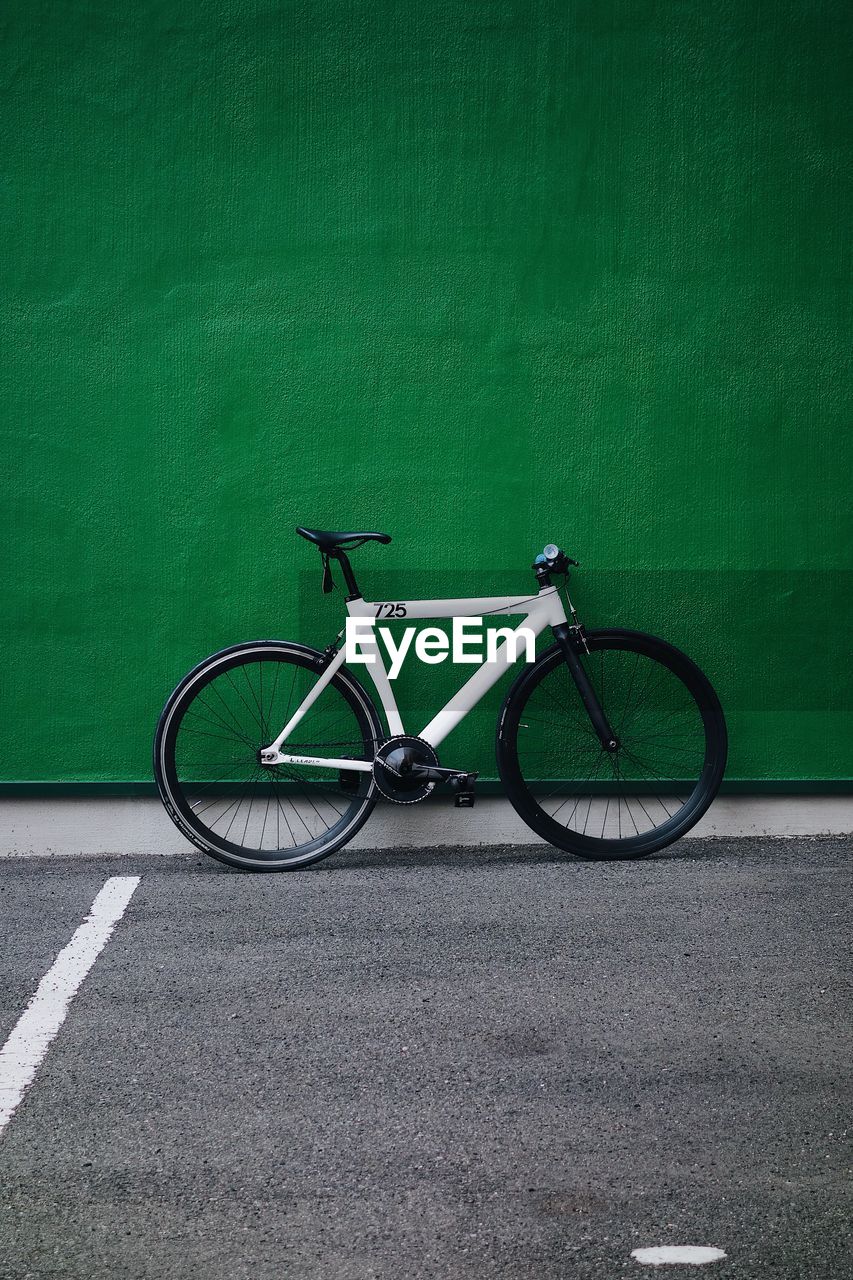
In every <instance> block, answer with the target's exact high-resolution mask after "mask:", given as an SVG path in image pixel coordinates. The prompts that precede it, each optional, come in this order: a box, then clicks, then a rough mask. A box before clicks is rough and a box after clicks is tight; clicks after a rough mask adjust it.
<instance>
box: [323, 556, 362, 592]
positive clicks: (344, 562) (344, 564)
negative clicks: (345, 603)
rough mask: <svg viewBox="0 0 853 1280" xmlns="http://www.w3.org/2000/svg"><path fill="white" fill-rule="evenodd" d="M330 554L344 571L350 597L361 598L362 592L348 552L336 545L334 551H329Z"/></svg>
mask: <svg viewBox="0 0 853 1280" xmlns="http://www.w3.org/2000/svg"><path fill="white" fill-rule="evenodd" d="M329 555H331V556H334V557H335V559H336V560H337V561H338V563H339V564H340V566H341V568H342V569H343V571H344V582H346V584H347V591H348V592H349V594H350V598H352V597H356V598H357V599H360V598H361V592H360V591H359V589H358V583H357V582H356V580H355V574H354V573H353V571H352V565H351V564H350V562H349V557H348V556H347V554H346V552H345V551H342V550H341V548H340V547H335V549H334V550H333V551H330V552H329Z"/></svg>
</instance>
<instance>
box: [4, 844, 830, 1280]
mask: <svg viewBox="0 0 853 1280" xmlns="http://www.w3.org/2000/svg"><path fill="white" fill-rule="evenodd" d="M851 847H853V846H851V842H850V841H849V840H845V839H841V838H826V839H803V840H801V839H789V840H780V841H771V840H746V839H741V840H725V841H724V840H718V841H704V840H699V841H690V842H682V843H680V844H679V845H677V846H675V847H673V848H672V849H671V850H669V851H667V852H665V853H664V854H661V855H659V856H658V857H656V858H653V859H651V860H648V861H646V862H639V863H626V864H598V865H597V864H593V863H584V862H579V861H576V860H574V859H572V858H570V857H568V856H564V855H561V854H558V853H557V852H556V851H553V850H551V849H550V848H546V847H543V848H529V847H528V848H523V849H512V848H504V849H497V850H495V849H485V850H481V851H475V850H470V849H469V850H466V851H464V852H454V851H453V850H446V849H443V850H440V851H435V850H433V851H429V850H427V851H424V852H423V853H421V854H419V855H418V854H414V853H405V854H393V853H382V854H378V853H377V854H368V853H354V854H350V855H347V854H346V852H343V853H339V854H338V855H336V856H335V857H334V858H333V859H331V860H329V861H328V862H325V863H323V864H321V865H320V866H318V867H316V868H314V869H312V870H308V871H304V872H302V873H299V874H291V875H274V876H262V875H245V874H239V873H235V872H232V871H229V870H227V869H226V868H223V867H220V866H218V864H216V863H214V862H212V861H210V860H208V859H206V858H204V857H203V856H202V855H200V854H199V855H198V856H197V857H195V856H193V855H189V856H188V857H186V858H166V857H164V858H147V859H146V858H124V859H107V858H103V859H82V858H77V859H63V860H60V859H10V860H6V861H4V862H2V863H0V892H2V921H3V924H2V931H3V944H4V945H3V952H2V961H0V1043H2V1042H3V1041H5V1039H6V1037H7V1035H8V1034H9V1032H10V1031H11V1029H12V1027H13V1026H14V1025H15V1023H16V1021H17V1019H18V1018H19V1017H20V1015H21V1013H22V1011H23V1009H24V1008H25V1007H26V1004H27V1001H28V1000H29V999H30V997H31V995H32V993H33V992H34V990H35V988H36V987H37V985H38V983H39V981H40V979H41V977H42V976H43V975H44V973H45V972H46V971H47V969H48V968H49V967H50V965H51V964H52V962H53V959H54V957H55V956H56V953H57V952H58V951H59V950H60V948H61V947H63V946H64V945H65V943H66V942H67V941H68V939H69V938H70V936H71V934H72V933H73V932H74V930H75V929H76V928H77V926H78V925H79V924H80V923H81V921H82V920H83V918H84V916H85V915H86V913H87V911H88V910H89V907H90V906H91V903H92V900H93V899H94V897H95V895H96V893H97V892H98V891H99V889H100V888H101V886H102V885H103V884H104V882H105V880H106V879H107V878H108V877H109V876H114V875H120V876H127V875H139V876H141V882H140V884H139V886H138V887H137V889H136V891H135V893H134V895H133V897H132V899H131V901H130V904H129V906H128V907H127V909H126V912H125V914H124V916H123V917H122V918H121V919H120V920H119V922H118V924H117V926H116V928H115V932H114V934H113V936H112V937H111V938H110V940H109V941H108V942H107V943H106V945H105V946H104V949H103V951H102V953H101V954H100V955H99V957H98V959H97V961H96V962H95V964H94V967H93V968H92V970H91V972H90V973H89V976H88V977H87V978H86V979H85V981H84V982H83V984H82V986H81V987H80V989H79V990H78V992H77V994H76V995H75V996H74V998H73V1000H72V1002H71V1005H70V1009H69V1013H68V1016H67V1019H66V1021H65V1022H64V1024H63V1025H62V1027H61V1029H60V1030H59V1032H58V1034H57V1035H56V1038H55V1040H54V1041H53V1043H52V1044H51V1046H50V1048H49V1049H48V1051H47V1054H46V1057H45V1058H44V1061H43V1062H42V1064H41V1067H40V1068H39V1070H38V1073H37V1075H36V1077H35V1080H34V1082H33V1084H32V1086H31V1087H30V1089H29V1091H28V1093H27V1094H26V1095H25V1097H24V1100H23V1102H22V1103H21V1105H20V1106H19V1108H18V1110H17V1112H16V1113H15V1114H14V1115H13V1117H12V1119H11V1121H10V1123H9V1125H8V1127H7V1128H6V1130H5V1132H4V1133H3V1134H2V1136H0V1177H1V1178H2V1194H1V1195H0V1275H2V1277H3V1278H4V1280H6V1278H7V1277H8V1278H10V1280H12V1278H14V1280H25V1278H26V1277H48V1276H49V1277H57V1278H59V1277H61V1278H62V1280H78V1278H79V1280H83V1278H84V1277H85V1280H93V1278H94V1280H100V1278H101V1277H125V1276H127V1277H139V1278H140V1280H143V1278H147V1277H158V1278H160V1277H162V1278H163V1280H167V1278H169V1280H171V1278H175V1280H177V1278H181V1280H183V1278H187V1280H188V1278H189V1277H193V1278H195V1277H202V1278H203V1280H242V1278H243V1277H245V1278H246V1280H268V1278H269V1280H272V1278H273V1277H274V1278H275V1280H370V1278H377V1280H378V1278H381V1280H420V1278H424V1280H426V1278H429V1280H456V1278H457V1277H458V1278H460V1280H461V1278H463V1277H464V1278H466V1280H467V1278H468V1277H471V1278H473V1277H477V1278H478V1280H479V1278H481V1277H482V1278H483V1280H521V1278H522V1277H523V1278H524V1280H528V1278H529V1280H558V1278H560V1280H562V1278H563V1277H572V1278H579V1280H581V1278H584V1277H595V1278H596V1280H598V1278H600V1280H613V1277H616V1276H638V1277H639V1276H643V1275H652V1274H655V1275H664V1276H667V1277H669V1276H672V1277H676V1278H678V1277H685V1276H687V1275H694V1274H697V1270H696V1268H691V1267H678V1266H676V1267H668V1268H665V1269H663V1270H660V1271H654V1270H652V1269H650V1268H647V1267H643V1266H641V1265H640V1264H639V1263H637V1262H636V1261H634V1260H633V1259H632V1258H631V1251H632V1250H633V1249H636V1248H641V1247H647V1246H652V1245H660V1244H680V1245H684V1244H692V1245H710V1246H716V1247H718V1248H720V1249H723V1250H725V1252H726V1254H727V1257H726V1259H725V1260H723V1261H718V1262H714V1263H712V1264H710V1265H708V1266H706V1267H704V1268H702V1269H701V1272H700V1274H703V1275H708V1276H716V1275H719V1276H721V1277H723V1276H729V1277H737V1280H751V1278H752V1277H758V1278H769V1277H785V1278H786V1280H794V1278H797V1280H799V1278H800V1277H802V1280H806V1278H808V1280H832V1278H834V1277H842V1276H843V1277H847V1276H849V1275H850V1274H851V1272H850V1266H851V1257H850V1253H849V1236H848V1231H849V1226H848V1224H849V1209H850V1201H849V1198H848V1195H847V1191H846V1190H845V1187H846V1186H849V1184H847V1183H846V1181H845V1173H846V1170H847V1168H848V1166H849V1154H850V1147H849V1142H848V1134H847V1129H848V1125H849V1116H850V1100H851V1098H850V1087H849V1086H850V1063H851V1057H853V1055H851V1035H850V1031H851V1022H850V1002H849V978H850V965H849V949H850V931H849V923H850V921H849V909H848V908H849V900H850V899H849V894H850V853H851Z"/></svg>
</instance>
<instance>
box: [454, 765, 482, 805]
mask: <svg viewBox="0 0 853 1280" xmlns="http://www.w3.org/2000/svg"><path fill="white" fill-rule="evenodd" d="M476 778H477V775H476V773H458V774H456V776H455V777H453V778H451V779H450V786H451V789H452V790H453V791H454V792H455V793H456V794H455V795H454V797H453V806H454V808H455V809H473V808H474V801H475V800H476V798H477V797H476V793H475V791H474V782H475V781H476Z"/></svg>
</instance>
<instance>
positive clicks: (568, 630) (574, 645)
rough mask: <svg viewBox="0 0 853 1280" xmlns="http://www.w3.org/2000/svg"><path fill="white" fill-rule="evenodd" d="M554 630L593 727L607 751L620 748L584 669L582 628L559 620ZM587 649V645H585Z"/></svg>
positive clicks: (555, 637)
mask: <svg viewBox="0 0 853 1280" xmlns="http://www.w3.org/2000/svg"><path fill="white" fill-rule="evenodd" d="M551 629H552V631H553V632H554V639H555V640H556V641H557V644H558V645H559V646H560V649H561V650H562V653H563V657H564V658H565V659H566V666H567V667H568V668H569V671H570V672H571V673H572V679H573V680H574V682H575V686H576V687H577V691H578V693H579V694H580V697H581V702H582V703H583V705H584V706H585V707H586V713H587V715H588V716H589V718H590V720H591V722H592V727H593V729H594V730H595V732H596V734H597V735H598V740H599V742H600V743H601V746H602V748H603V749H604V750H605V751H609V752H611V753H612V752H614V751H618V750H619V740H618V738H617V737H616V734H615V733H614V732H613V729H612V727H611V724H610V721H609V720H608V719H607V716H606V715H605V714H604V708H603V707H602V705H601V703H600V702H599V701H598V695H597V694H596V692H595V690H594V689H593V687H592V684H591V683H590V679H589V676H588V675H587V674H586V671H585V670H584V666H583V663H582V662H581V659H580V655H581V652H582V646H583V641H582V639H580V628H579V627H570V626H569V624H568V623H567V622H559V623H558V624H557V626H556V627H552V628H551ZM583 647H584V649H585V646H583Z"/></svg>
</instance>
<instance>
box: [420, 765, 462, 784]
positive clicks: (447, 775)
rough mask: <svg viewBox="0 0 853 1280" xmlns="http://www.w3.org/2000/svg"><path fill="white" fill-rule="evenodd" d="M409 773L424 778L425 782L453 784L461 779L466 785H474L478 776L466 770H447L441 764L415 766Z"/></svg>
mask: <svg viewBox="0 0 853 1280" xmlns="http://www.w3.org/2000/svg"><path fill="white" fill-rule="evenodd" d="M409 773H410V775H411V776H413V777H415V778H423V780H424V782H453V781H454V780H455V779H459V780H460V781H462V780H464V782H465V784H466V785H473V783H474V782H475V781H476V779H477V776H478V775H477V773H469V772H468V771H467V770H466V769H445V768H443V767H442V766H441V765H439V764H413V765H412V767H411V769H410V770H409Z"/></svg>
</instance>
